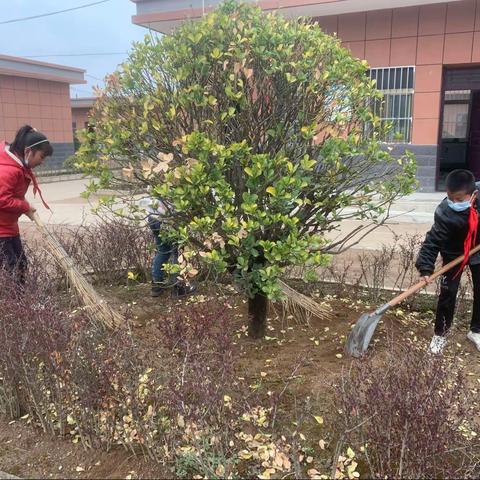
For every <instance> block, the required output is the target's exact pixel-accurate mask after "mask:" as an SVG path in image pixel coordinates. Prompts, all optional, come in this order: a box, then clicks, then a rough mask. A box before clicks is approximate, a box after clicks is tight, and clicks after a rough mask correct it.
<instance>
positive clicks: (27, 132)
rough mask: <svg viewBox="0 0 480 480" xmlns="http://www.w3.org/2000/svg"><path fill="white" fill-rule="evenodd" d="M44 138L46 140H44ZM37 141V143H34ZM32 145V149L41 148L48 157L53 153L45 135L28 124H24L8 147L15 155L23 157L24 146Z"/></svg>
mask: <svg viewBox="0 0 480 480" xmlns="http://www.w3.org/2000/svg"><path fill="white" fill-rule="evenodd" d="M45 140H47V141H46V142H45ZM38 142H42V143H39V144H38V145H35V144H36V143H38ZM32 145H34V147H32V150H34V151H36V150H41V151H42V152H43V153H44V154H45V156H46V157H50V156H51V155H52V153H53V147H52V146H51V145H50V142H49V141H48V139H47V137H46V136H45V135H44V134H43V133H41V132H37V131H36V130H35V129H34V128H33V127H31V126H30V125H24V126H23V127H22V128H20V130H19V131H18V132H17V134H16V135H15V140H14V141H13V142H12V144H11V145H10V149H11V151H12V152H13V153H15V154H16V155H19V156H20V157H22V158H23V154H24V152H25V149H26V148H29V147H31V146H32Z"/></svg>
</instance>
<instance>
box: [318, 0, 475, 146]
mask: <svg viewBox="0 0 480 480" xmlns="http://www.w3.org/2000/svg"><path fill="white" fill-rule="evenodd" d="M317 20H318V22H319V24H320V26H321V27H322V28H323V29H324V30H325V31H326V32H328V33H333V32H337V34H338V36H339V38H340V39H341V40H342V42H343V44H344V45H345V46H346V47H347V48H349V49H350V50H351V51H352V53H353V54H354V55H356V56H357V57H359V58H362V59H366V60H367V61H368V62H369V64H370V65H371V66H372V67H388V66H408V65H416V74H415V77H416V80H415V96H414V107H413V132H412V134H413V137H412V143H414V144H419V145H436V144H437V142H438V128H439V124H440V110H441V93H440V92H441V86H442V66H443V65H452V66H453V65H468V64H472V63H476V62H480V0H463V1H460V2H450V3H441V4H432V5H422V6H417V7H407V8H398V9H389V10H379V11H372V12H364V13H355V14H347V15H336V16H329V17H322V18H319V19H317Z"/></svg>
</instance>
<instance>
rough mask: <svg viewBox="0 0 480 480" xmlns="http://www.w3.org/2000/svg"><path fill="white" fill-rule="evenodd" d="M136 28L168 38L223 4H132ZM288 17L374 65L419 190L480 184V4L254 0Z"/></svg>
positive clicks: (382, 110)
mask: <svg viewBox="0 0 480 480" xmlns="http://www.w3.org/2000/svg"><path fill="white" fill-rule="evenodd" d="M132 1H134V2H135V3H136V6H137V15H135V16H134V17H133V19H132V20H133V22H134V23H136V24H137V25H143V26H145V27H148V28H151V29H154V30H157V31H159V32H164V33H168V32H170V31H171V30H172V29H173V28H175V27H176V26H178V25H179V24H181V23H182V22H184V21H185V20H186V19H195V18H199V17H200V16H201V15H202V14H203V13H204V12H208V11H209V10H210V9H212V8H214V7H215V5H217V4H218V3H220V0H203V1H202V0H132ZM251 1H255V3H257V4H258V5H259V6H260V7H262V8H263V9H264V10H266V11H278V12H279V13H281V14H283V15H286V16H288V17H298V16H310V17H313V18H314V19H315V20H316V21H318V22H319V24H320V26H321V27H322V28H323V29H324V31H326V32H328V33H330V34H336V35H338V37H339V38H340V39H341V41H342V43H343V45H344V46H345V47H347V48H349V49H350V50H351V51H352V53H353V54H354V55H355V56H357V57H358V58H361V59H366V60H367V61H368V62H369V64H370V66H371V70H370V75H371V76H372V77H373V78H375V79H376V80H377V86H378V88H380V89H381V90H382V91H383V92H384V94H385V101H384V104H383V106H381V107H379V111H378V113H379V114H380V115H381V116H382V117H383V118H385V119H386V120H389V121H392V122H393V125H394V129H393V135H392V137H391V138H389V139H386V141H389V142H392V143H393V142H394V143H397V144H398V145H397V146H396V147H395V150H394V151H397V152H399V151H401V150H402V149H404V148H406V147H408V148H409V149H410V150H411V151H413V152H414V153H415V154H416V156H417V162H418V178H419V181H420V189H421V190H423V191H434V190H435V189H440V188H442V186H443V180H444V178H445V176H446V174H447V173H448V172H449V171H451V170H452V169H454V168H462V167H463V168H470V169H471V170H472V171H473V172H474V173H475V175H476V176H477V179H480V0H455V1H446V0H436V1H435V0H368V1H364V0H251Z"/></svg>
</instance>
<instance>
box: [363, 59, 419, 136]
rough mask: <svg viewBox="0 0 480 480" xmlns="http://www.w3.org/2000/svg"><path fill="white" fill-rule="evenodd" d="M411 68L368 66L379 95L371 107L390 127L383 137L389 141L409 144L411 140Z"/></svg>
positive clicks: (412, 72)
mask: <svg viewBox="0 0 480 480" xmlns="http://www.w3.org/2000/svg"><path fill="white" fill-rule="evenodd" d="M414 75H415V68H414V67H391V68H372V69H371V70H370V71H369V76H370V78H371V79H372V80H375V82H376V85H377V88H378V89H379V90H380V91H381V92H382V93H383V98H382V99H379V100H375V103H374V106H373V110H374V113H375V114H376V115H377V116H378V117H380V119H381V121H382V122H383V123H389V124H390V125H391V129H390V130H389V131H388V133H387V134H386V138H384V139H383V140H384V141H385V142H389V143H410V142H411V140H412V104H413V84H414Z"/></svg>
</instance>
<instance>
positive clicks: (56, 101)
mask: <svg viewBox="0 0 480 480" xmlns="http://www.w3.org/2000/svg"><path fill="white" fill-rule="evenodd" d="M26 123H28V124H30V125H32V126H33V127H35V128H36V129H38V130H40V131H41V132H43V133H44V134H45V135H47V137H48V138H49V139H50V140H51V142H52V143H56V142H59V143H69V142H72V141H73V135H72V112H71V107H70V90H69V85H68V84H66V83H60V82H51V81H47V80H37V79H32V78H21V77H13V76H8V75H0V138H2V139H6V140H8V141H12V140H13V138H14V136H15V132H16V131H17V129H18V128H19V127H21V126H22V125H25V124H26Z"/></svg>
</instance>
